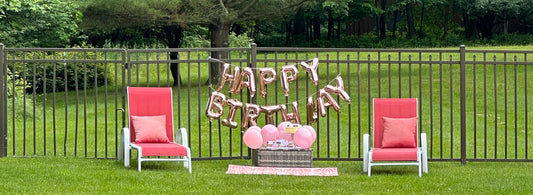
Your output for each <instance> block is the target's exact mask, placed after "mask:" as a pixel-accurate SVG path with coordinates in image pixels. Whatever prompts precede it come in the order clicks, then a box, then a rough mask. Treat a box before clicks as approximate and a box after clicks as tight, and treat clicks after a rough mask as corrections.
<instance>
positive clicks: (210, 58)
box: [207, 56, 313, 70]
mask: <svg viewBox="0 0 533 195" xmlns="http://www.w3.org/2000/svg"><path fill="white" fill-rule="evenodd" d="M207 61H210V62H218V63H223V64H229V65H230V66H237V65H233V64H231V63H227V62H224V61H223V60H220V59H216V58H212V57H211V56H209V57H207ZM311 61H313V60H312V59H311V60H305V61H304V62H311ZM297 65H298V63H296V64H286V65H285V66H297ZM238 67H241V66H238ZM249 68H251V69H252V70H257V69H260V68H252V67H249Z"/></svg>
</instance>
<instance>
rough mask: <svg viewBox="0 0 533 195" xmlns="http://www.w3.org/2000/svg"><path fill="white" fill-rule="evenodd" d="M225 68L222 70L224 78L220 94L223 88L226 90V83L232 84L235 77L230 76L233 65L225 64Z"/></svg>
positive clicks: (220, 83)
mask: <svg viewBox="0 0 533 195" xmlns="http://www.w3.org/2000/svg"><path fill="white" fill-rule="evenodd" d="M223 66H224V67H223V68H222V77H221V78H220V82H219V86H218V89H217V91H218V92H220V90H222V88H224V85H225V84H226V82H229V83H231V82H232V81H233V75H231V74H229V73H228V72H229V70H230V68H231V65H230V64H228V63H224V65H223Z"/></svg>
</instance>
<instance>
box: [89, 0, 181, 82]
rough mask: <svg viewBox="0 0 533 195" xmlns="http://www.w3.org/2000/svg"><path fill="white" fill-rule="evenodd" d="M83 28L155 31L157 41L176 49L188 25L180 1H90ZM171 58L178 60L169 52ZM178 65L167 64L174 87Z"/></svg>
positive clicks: (177, 55)
mask: <svg viewBox="0 0 533 195" xmlns="http://www.w3.org/2000/svg"><path fill="white" fill-rule="evenodd" d="M82 10H83V13H84V18H83V23H82V28H83V29H84V30H86V31H114V30H117V29H125V28H133V29H137V30H139V29H145V28H153V29H156V30H154V31H153V32H154V33H155V34H156V35H155V36H156V37H157V39H159V40H161V41H163V42H164V43H166V44H167V46H168V47H169V48H178V47H179V45H180V43H181V40H182V38H183V26H186V25H187V24H188V22H187V20H185V17H184V16H183V15H182V13H183V6H182V2H181V1H180V0H160V1H146V0H91V1H88V2H87V3H86V4H85V5H84V6H83V9H82ZM169 55H170V59H171V60H176V59H178V58H179V53H178V52H170V54H169ZM178 67H179V64H178V63H171V64H170V72H171V73H172V77H173V79H174V83H173V85H174V86H177V85H180V84H181V77H180V75H179V74H178Z"/></svg>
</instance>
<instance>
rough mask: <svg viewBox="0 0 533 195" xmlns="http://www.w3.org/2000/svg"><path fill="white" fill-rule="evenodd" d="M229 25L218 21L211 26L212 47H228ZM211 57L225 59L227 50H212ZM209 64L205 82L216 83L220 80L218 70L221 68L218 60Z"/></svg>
mask: <svg viewBox="0 0 533 195" xmlns="http://www.w3.org/2000/svg"><path fill="white" fill-rule="evenodd" d="M230 27H231V23H223V22H220V23H218V24H216V25H213V26H212V27H211V47H212V48H215V47H229V29H230ZM211 57H212V58H216V59H219V60H222V61H226V60H227V59H228V52H227V51H212V52H211ZM209 66H210V68H211V70H210V72H209V80H208V81H207V83H208V84H218V81H219V80H220V71H221V70H222V66H221V64H220V63H219V62H211V63H209Z"/></svg>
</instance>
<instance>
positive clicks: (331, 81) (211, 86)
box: [209, 73, 341, 103]
mask: <svg viewBox="0 0 533 195" xmlns="http://www.w3.org/2000/svg"><path fill="white" fill-rule="evenodd" d="M340 75H341V74H340V73H339V74H338V75H337V76H340ZM334 81H335V79H333V80H330V81H329V82H328V85H329V84H331V83H333V82H334ZM209 89H211V90H213V91H218V90H217V89H215V88H213V85H212V84H210V85H209ZM317 93H318V92H314V93H312V94H309V95H307V98H309V97H312V96H314V95H316V94H317ZM307 98H305V99H298V100H296V102H298V103H300V102H302V101H303V102H305V103H307ZM293 102H294V101H293Z"/></svg>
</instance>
